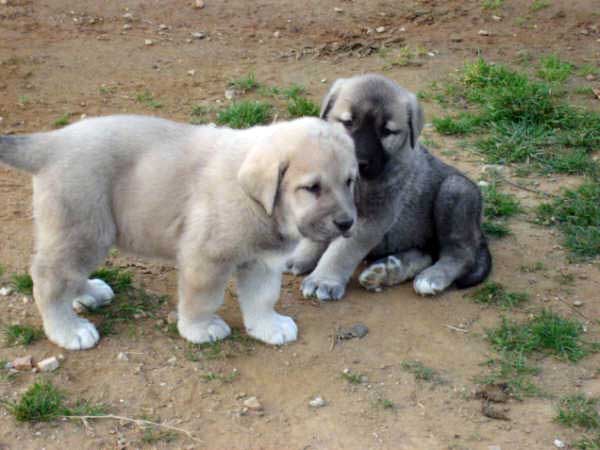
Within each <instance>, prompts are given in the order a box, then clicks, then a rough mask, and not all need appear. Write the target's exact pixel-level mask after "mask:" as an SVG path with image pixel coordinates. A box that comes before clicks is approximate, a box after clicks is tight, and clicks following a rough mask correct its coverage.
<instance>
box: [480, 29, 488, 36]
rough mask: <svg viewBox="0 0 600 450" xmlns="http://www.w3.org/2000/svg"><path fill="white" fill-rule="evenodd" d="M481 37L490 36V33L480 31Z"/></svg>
mask: <svg viewBox="0 0 600 450" xmlns="http://www.w3.org/2000/svg"><path fill="white" fill-rule="evenodd" d="M479 35H480V36H489V35H490V32H489V31H488V30H479Z"/></svg>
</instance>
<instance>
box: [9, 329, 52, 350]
mask: <svg viewBox="0 0 600 450" xmlns="http://www.w3.org/2000/svg"><path fill="white" fill-rule="evenodd" d="M43 337H44V330H42V329H41V328H38V327H32V326H31V325H8V326H6V327H5V328H4V343H5V344H6V345H7V346H13V345H31V344H33V343H34V342H35V341H39V340H40V339H42V338H43Z"/></svg>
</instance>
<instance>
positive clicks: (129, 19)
mask: <svg viewBox="0 0 600 450" xmlns="http://www.w3.org/2000/svg"><path fill="white" fill-rule="evenodd" d="M121 17H122V18H123V19H125V20H128V21H131V20H133V14H131V13H125V14H123V15H122V16H121Z"/></svg>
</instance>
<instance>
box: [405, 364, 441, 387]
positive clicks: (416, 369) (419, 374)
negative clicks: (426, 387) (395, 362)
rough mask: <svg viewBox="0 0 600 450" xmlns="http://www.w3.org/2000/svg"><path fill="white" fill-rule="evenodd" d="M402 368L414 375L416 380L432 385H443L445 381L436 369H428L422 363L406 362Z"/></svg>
mask: <svg viewBox="0 0 600 450" xmlns="http://www.w3.org/2000/svg"><path fill="white" fill-rule="evenodd" d="M400 367H401V368H402V369H403V370H405V371H406V372H409V373H412V374H413V375H414V376H415V379H416V380H422V381H428V382H431V383H438V384H439V383H442V382H443V380H442V378H441V377H440V375H439V374H438V372H437V371H436V370H435V369H432V368H431V367H427V366H426V365H424V364H423V363H422V362H420V361H412V360H406V361H402V363H400Z"/></svg>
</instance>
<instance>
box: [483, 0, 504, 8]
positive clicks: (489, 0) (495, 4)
mask: <svg viewBox="0 0 600 450" xmlns="http://www.w3.org/2000/svg"><path fill="white" fill-rule="evenodd" d="M502 5H504V0H483V3H482V6H483V8H484V9H498V8H501V7H502Z"/></svg>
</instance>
